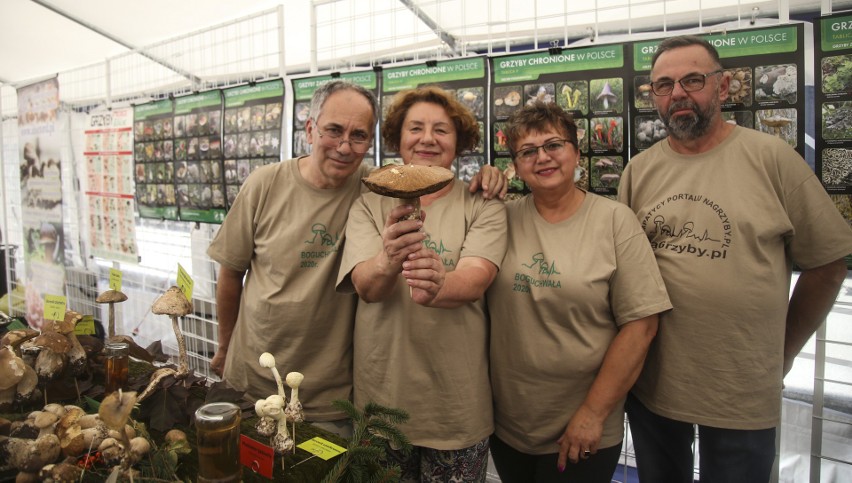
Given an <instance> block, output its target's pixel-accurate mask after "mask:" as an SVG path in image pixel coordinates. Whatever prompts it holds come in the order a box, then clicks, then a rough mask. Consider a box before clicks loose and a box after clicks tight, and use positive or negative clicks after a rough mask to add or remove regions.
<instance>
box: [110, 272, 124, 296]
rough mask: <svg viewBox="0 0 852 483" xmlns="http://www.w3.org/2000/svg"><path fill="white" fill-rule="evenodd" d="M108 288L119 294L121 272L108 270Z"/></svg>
mask: <svg viewBox="0 0 852 483" xmlns="http://www.w3.org/2000/svg"><path fill="white" fill-rule="evenodd" d="M109 288H111V289H113V290H115V291H116V292H121V270H116V269H115V268H110V269H109Z"/></svg>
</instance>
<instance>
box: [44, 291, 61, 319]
mask: <svg viewBox="0 0 852 483" xmlns="http://www.w3.org/2000/svg"><path fill="white" fill-rule="evenodd" d="M44 318H45V320H65V296H64V295H50V294H47V295H45V296H44Z"/></svg>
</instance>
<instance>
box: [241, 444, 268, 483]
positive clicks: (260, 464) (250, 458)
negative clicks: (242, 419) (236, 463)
mask: <svg viewBox="0 0 852 483" xmlns="http://www.w3.org/2000/svg"><path fill="white" fill-rule="evenodd" d="M274 460H275V450H274V449H272V447H271V446H267V445H265V444H263V443H260V442H257V441H255V440H253V439H251V438H249V437H248V436H246V435H244V434H241V435H240V464H242V465H243V466H245V467H246V468H248V469H250V470H251V471H252V472H254V473H257V474H259V475H261V476H265V477H266V478H269V479H272V462H273V461H274Z"/></svg>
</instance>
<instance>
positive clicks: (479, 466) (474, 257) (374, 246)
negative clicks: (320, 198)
mask: <svg viewBox="0 0 852 483" xmlns="http://www.w3.org/2000/svg"><path fill="white" fill-rule="evenodd" d="M479 136H480V134H479V126H478V125H477V122H476V118H475V117H474V116H473V115H472V114H471V112H470V111H469V110H468V109H467V108H466V107H465V106H464V105H463V104H461V103H460V102H459V101H458V100H457V99H456V98H455V96H454V95H452V94H450V93H448V92H446V91H444V90H442V89H440V88H437V87H422V88H418V89H415V90H412V91H407V92H402V93H400V94H398V95H397V97H396V98H395V99H394V101H393V104H392V105H391V107H390V109H389V111H388V113H387V116H386V118H385V122H384V125H383V127H382V137H383V140H384V142H385V145H386V147H388V148H389V149H391V150H394V151H397V152H398V153H399V154H400V156H401V157H402V159H403V161H404V162H405V163H406V164H419V165H433V166H443V167H444V168H447V169H449V168H450V167H451V166H452V164H453V160H455V158H456V157H457V156H458V155H459V154H460V153H462V152H464V151H466V150H469V149H472V148H473V147H474V146H476V144H477V142H478V140H479ZM420 203H421V205H422V206H423V207H424V208H423V211H424V212H425V213H426V215H427V216H426V217H425V218H424V220H420V219H417V220H400V219H401V218H402V217H404V216H405V215H407V214H409V213H411V212H412V211H413V210H412V207H411V206H404V207H396V201H395V200H394V199H392V198H388V197H383V196H379V195H377V194H375V193H366V194H364V195H363V196H362V197H361V199H360V200H359V201H358V202H357V203H356V204H355V205H354V206H353V207H352V210H351V212H350V215H349V221H348V223H347V227H346V243H345V246H344V252H343V260H342V262H341V270H340V277H339V278H338V290H339V291H351V290H354V291H355V292H357V293H358V295H359V301H358V307H357V312H356V318H355V335H354V346H355V358H354V359H355V366H354V374H355V404H356V405H357V406H363V405H364V404H365V403H367V402H369V401H373V402H376V403H379V404H381V405H384V406H389V407H394V408H399V409H403V410H405V411H407V412H408V414H409V416H410V419H409V420H408V422H406V423H405V424H402V425H401V429H402V431H403V432H404V433H405V434H406V436H407V437H408V438H409V440H410V441H411V443H412V444H413V446H414V451H413V452H412V453H411V454H409V455H404V454H402V453H400V452H397V451H394V450H389V451H388V457H389V459H390V461H392V462H393V463H395V464H398V465H399V466H400V467H401V468H402V473H403V474H402V481H418V482H419V481H429V482H431V481H436V482H439V481H440V482H450V481H464V482H484V481H485V478H486V469H487V462H488V438H489V435H490V434H491V433H492V431H493V418H492V412H491V387H490V384H489V380H488V323H487V319H486V314H485V302H484V300H483V297H482V296H483V294H484V293H485V290H486V288H487V287H488V285H489V284H490V283H491V281H492V280H493V279H494V276H495V275H496V274H497V271H498V268H499V267H500V263H501V262H502V260H503V254H504V253H505V251H506V211H505V207H504V206H503V203H502V202H500V201H495V200H488V199H484V198H483V197H482V196H480V195H474V194H471V193H470V192H469V191H468V188H467V187H466V185H465V183H463V182H462V181H460V180H458V179H456V180H454V181H453V182H452V183H451V184H449V185H448V186H447V187H445V188H443V189H441V190H440V191H438V192H436V193H434V194H431V195H426V196H423V197H421V198H420Z"/></svg>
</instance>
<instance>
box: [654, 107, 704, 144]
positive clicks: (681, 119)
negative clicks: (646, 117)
mask: <svg viewBox="0 0 852 483" xmlns="http://www.w3.org/2000/svg"><path fill="white" fill-rule="evenodd" d="M684 108H688V109H692V114H691V115H680V116H677V117H675V118H672V112H674V111H677V110H680V109H684ZM718 110H719V100H718V99H717V98H713V101H711V102H710V104H709V105H708V106H707V108H706V109H704V110H703V111H702V110H701V109H699V107H698V104H696V103H694V102H693V101H692V100H690V99H684V100H682V101H678V102H673V103H672V104H671V105H670V106H669V110H668V112H666V113H665V114H663V113H660V117H661V118H662V120H663V123H665V125H666V130H667V131H668V133H669V136H671V137H673V138H675V139H677V140H678V141H693V140H695V139H698V138H700V137H702V136H704V135H705V134H707V132H708V131H709V130H710V124H711V122H712V121H713V114H715V113H716V111H718Z"/></svg>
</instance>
